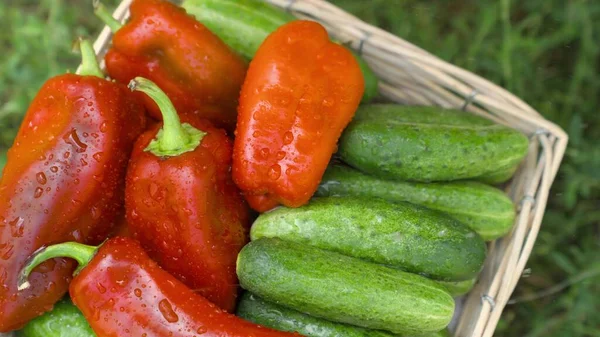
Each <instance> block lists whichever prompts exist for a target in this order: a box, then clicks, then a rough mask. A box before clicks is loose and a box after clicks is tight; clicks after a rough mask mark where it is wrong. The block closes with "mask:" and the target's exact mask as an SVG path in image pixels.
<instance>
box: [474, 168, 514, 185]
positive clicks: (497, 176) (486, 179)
mask: <svg viewBox="0 0 600 337" xmlns="http://www.w3.org/2000/svg"><path fill="white" fill-rule="evenodd" d="M518 168H519V165H514V166H512V167H507V168H505V169H503V170H500V171H497V172H494V173H490V174H487V175H484V176H480V177H477V180H479V181H481V182H482V183H485V184H489V185H498V184H502V183H505V182H506V181H508V180H509V179H510V178H512V177H513V175H514V174H515V172H516V171H517V169H518Z"/></svg>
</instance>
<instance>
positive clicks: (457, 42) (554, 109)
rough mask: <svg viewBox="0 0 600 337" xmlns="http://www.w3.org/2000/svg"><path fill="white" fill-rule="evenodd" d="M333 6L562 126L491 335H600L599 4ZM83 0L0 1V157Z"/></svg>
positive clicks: (64, 52)
mask: <svg viewBox="0 0 600 337" xmlns="http://www.w3.org/2000/svg"><path fill="white" fill-rule="evenodd" d="M104 2H105V3H106V4H107V5H109V6H113V5H114V4H115V3H116V2H117V1H116V0H104ZM333 2H334V3H336V4H338V5H339V6H341V7H343V8H345V9H347V10H349V11H351V12H353V13H355V14H357V15H358V16H359V17H361V18H363V19H364V20H366V21H368V22H370V23H373V24H376V25H378V26H380V27H382V28H384V29H386V30H389V31H391V32H393V33H394V34H397V35H398V36H401V37H403V38H404V39H406V40H409V41H411V42H413V43H415V44H417V45H419V46H421V47H423V48H425V49H427V50H429V51H430V52H432V53H434V54H436V55H438V56H439V57H441V58H443V59H444V60H447V61H449V62H452V63H454V64H456V65H458V66H461V67H463V68H466V69H469V70H471V71H474V72H476V73H478V74H480V75H482V76H484V77H486V78H488V79H490V80H492V81H494V82H496V83H498V84H500V85H502V86H504V87H506V88H508V89H509V90H511V91H512V92H513V93H515V94H516V95H517V96H520V97H522V98H523V99H524V100H525V101H527V102H528V103H530V104H531V105H532V106H533V107H535V108H536V109H537V110H538V111H540V112H541V113H542V114H543V115H544V116H546V117H547V118H548V119H550V120H552V121H554V122H556V123H558V124H559V125H561V126H562V127H563V128H564V129H565V130H566V131H567V132H568V133H569V135H570V143H569V148H568V150H567V153H566V157H565V160H564V163H563V165H562V168H561V170H560V173H559V174H558V177H557V181H556V182H555V183H554V186H553V189H552V193H551V198H550V201H549V205H548V210H547V212H546V216H545V218H544V223H543V227H542V231H541V232H540V234H539V238H538V241H537V244H536V246H535V249H534V252H533V255H532V257H531V260H530V262H529V264H528V266H527V268H529V272H528V273H527V275H528V276H527V277H524V278H523V279H522V280H521V282H520V284H519V286H518V288H517V290H516V292H515V294H514V295H513V300H514V301H516V303H514V304H511V305H509V306H508V307H507V308H506V310H505V313H504V314H503V317H502V321H501V323H500V325H499V327H498V332H497V336H528V337H533V336H561V337H568V336H600V315H598V313H599V312H600V225H599V223H600V192H599V191H600V189H599V187H600V146H599V139H600V114H599V112H600V111H599V110H600V104H599V102H600V76H599V70H600V1H596V0H588V1H585V0H570V1H567V0H527V1H516V0H480V1H472V0H471V1H470V0H455V1H442V0H435V1H420V0H334V1H333ZM90 4H91V0H39V1H38V0H10V1H1V2H0V39H1V40H0V45H1V46H2V54H1V56H0V130H1V132H0V153H2V157H1V158H0V160H1V161H2V163H3V162H4V160H5V157H4V153H5V150H6V149H7V148H8V147H9V146H10V144H11V143H12V139H13V137H14V135H15V134H16V131H17V129H18V127H19V123H20V121H21V118H22V116H23V113H24V112H25V111H26V109H27V106H28V104H29V102H30V101H31V99H32V97H33V96H34V95H35V94H36V92H37V90H38V89H39V88H40V86H41V85H42V83H43V82H44V81H45V80H46V79H47V78H48V77H50V76H53V75H56V74H60V73H62V72H65V71H68V70H70V71H74V70H75V68H76V66H77V64H78V59H79V56H78V55H77V54H73V53H72V52H71V41H73V40H74V38H75V37H76V36H80V35H83V36H95V35H97V33H98V32H99V29H100V24H99V22H98V20H96V19H95V18H94V17H93V15H92V12H91V5H90Z"/></svg>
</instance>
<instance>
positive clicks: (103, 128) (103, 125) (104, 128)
mask: <svg viewBox="0 0 600 337" xmlns="http://www.w3.org/2000/svg"><path fill="white" fill-rule="evenodd" d="M106 131H108V125H107V124H106V122H102V124H100V132H102V133H104V132H106Z"/></svg>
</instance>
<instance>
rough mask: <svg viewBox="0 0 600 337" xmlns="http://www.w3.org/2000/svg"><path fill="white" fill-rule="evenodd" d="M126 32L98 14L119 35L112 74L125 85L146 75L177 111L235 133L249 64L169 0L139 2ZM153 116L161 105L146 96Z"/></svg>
mask: <svg viewBox="0 0 600 337" xmlns="http://www.w3.org/2000/svg"><path fill="white" fill-rule="evenodd" d="M129 9H130V11H131V18H130V20H129V22H127V23H126V24H125V25H123V26H122V27H121V25H120V23H119V22H116V21H115V20H114V19H113V18H112V17H111V16H110V14H108V13H107V12H106V10H104V9H103V7H102V6H98V7H97V10H96V13H97V14H98V16H99V17H101V18H102V19H103V20H104V21H105V22H106V23H107V24H108V25H109V26H110V27H111V28H112V29H113V31H115V34H114V36H113V40H112V42H113V44H112V48H111V49H110V50H109V51H108V53H107V54H106V57H105V61H106V69H107V71H108V74H109V75H110V76H111V77H112V78H114V79H116V80H117V81H119V82H121V83H128V82H129V81H131V80H132V79H133V78H134V77H136V76H142V77H145V78H148V79H150V80H152V81H153V82H155V83H157V84H158V86H159V87H160V88H161V89H162V90H164V91H165V93H167V95H168V96H169V98H170V99H171V101H172V102H173V104H174V105H175V107H176V109H177V111H179V112H180V113H185V114H193V115H198V116H199V117H202V118H206V119H209V120H210V121H211V122H213V123H214V124H215V125H216V126H218V127H224V128H226V129H228V130H233V129H234V125H235V122H236V116H237V113H236V107H237V100H238V96H239V93H240V88H241V87H242V83H243V81H244V76H245V74H246V68H247V65H246V63H245V61H244V60H243V59H242V58H241V57H240V56H238V55H237V54H236V53H235V52H233V51H232V50H231V49H230V48H229V47H228V46H227V45H226V44H225V43H224V42H223V41H221V40H220V39H219V38H218V37H217V36H216V35H215V34H213V33H212V32H211V31H210V30H208V29H207V28H206V27H205V26H204V25H202V24H201V23H199V22H198V21H196V19H195V18H194V17H193V16H191V15H188V14H187V13H186V12H185V10H184V9H182V8H181V7H178V6H176V5H174V4H172V3H169V2H168V1H166V0H134V1H133V3H132V4H131V7H130V8H129ZM145 103H146V106H147V108H148V110H149V111H150V113H151V115H152V117H154V118H157V119H160V118H161V113H160V110H159V108H158V106H157V105H156V104H155V103H154V102H153V101H152V100H151V99H150V98H149V97H145Z"/></svg>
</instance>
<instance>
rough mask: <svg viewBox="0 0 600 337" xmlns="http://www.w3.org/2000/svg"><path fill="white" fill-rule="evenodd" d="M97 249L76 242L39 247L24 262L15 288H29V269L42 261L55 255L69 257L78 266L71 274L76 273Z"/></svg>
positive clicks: (86, 263)
mask: <svg viewBox="0 0 600 337" xmlns="http://www.w3.org/2000/svg"><path fill="white" fill-rule="evenodd" d="M97 250H98V247H94V246H88V245H84V244H81V243H77V242H65V243H59V244H56V245H53V246H49V247H44V248H42V249H39V250H38V251H37V252H35V253H33V255H32V256H31V257H30V258H29V260H27V262H26V263H25V267H23V269H21V273H20V274H19V284H18V287H17V289H18V290H19V291H21V290H24V289H27V288H29V287H30V284H29V281H28V280H27V279H28V278H29V274H31V271H33V269H35V267H37V266H39V265H40V264H42V263H43V262H45V261H47V260H50V259H53V258H57V257H70V258H72V259H74V260H75V261H77V263H78V264H79V266H78V267H77V269H75V272H74V273H73V275H77V274H79V272H80V271H81V270H82V269H83V268H85V266H87V265H88V263H89V262H90V260H91V259H92V258H93V257H94V255H95V254H96V251H97Z"/></svg>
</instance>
